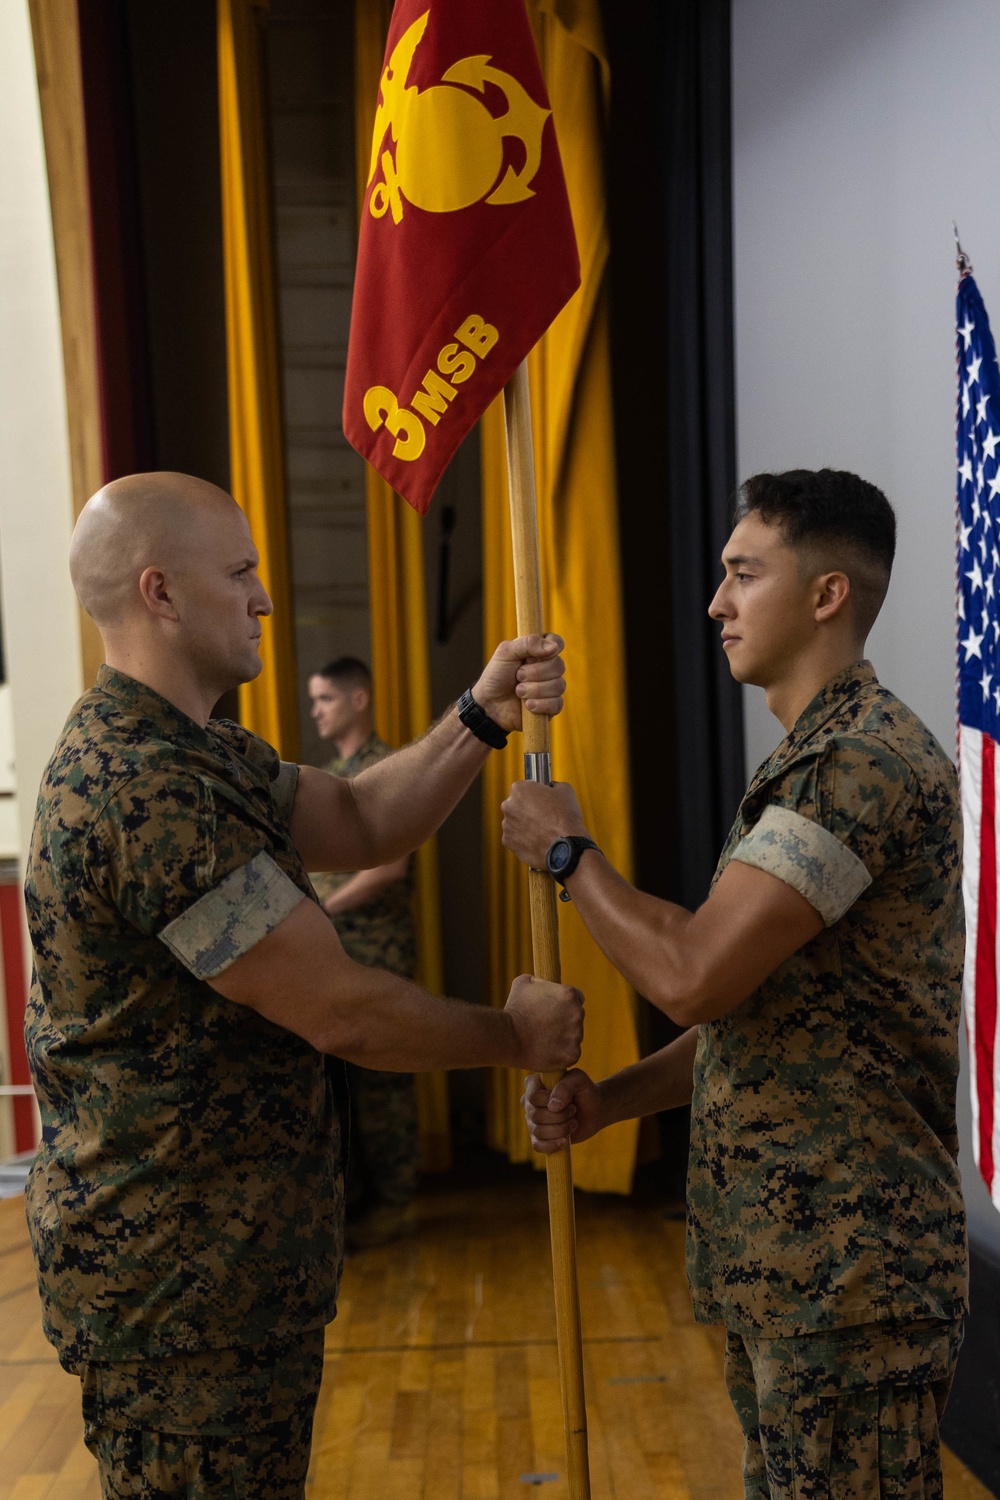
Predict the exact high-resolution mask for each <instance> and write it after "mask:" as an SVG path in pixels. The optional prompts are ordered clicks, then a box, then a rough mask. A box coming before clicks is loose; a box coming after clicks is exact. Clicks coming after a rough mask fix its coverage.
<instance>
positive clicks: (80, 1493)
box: [0, 1168, 989, 1500]
mask: <svg viewBox="0 0 1000 1500" xmlns="http://www.w3.org/2000/svg"><path fill="white" fill-rule="evenodd" d="M420 1209H421V1231H420V1234H419V1236H418V1237H417V1238H416V1239H414V1240H410V1241H407V1242H405V1243H403V1244H400V1245H393V1246H390V1247H386V1248H385V1249H382V1250H373V1251H368V1252H366V1253H365V1254H363V1255H359V1256H357V1257H356V1258H354V1259H352V1260H351V1261H349V1262H348V1266H347V1270H346V1272H345V1276H344V1287H343V1294H342V1298H341V1306H340V1315H339V1317H338V1318H337V1321H336V1322H335V1323H334V1324H333V1325H332V1326H331V1327H330V1329H329V1330H328V1334H327V1358H326V1370H325V1375H324V1381H323V1389H322V1392H321V1395H320V1401H319V1409H318V1412H317V1420H316V1428H315V1437H314V1443H313V1462H312V1467H311V1470H310V1482H309V1496H310V1500H508V1497H514V1496H518V1497H522V1500H524V1497H526V1496H528V1495H530V1494H539V1495H540V1496H544V1497H546V1500H566V1496H567V1489H566V1482H565V1477H564V1460H563V1451H562V1419H561V1415H560V1405H559V1383H558V1376H557V1370H556V1352H555V1332H554V1325H553V1317H552V1310H551V1309H552V1303H551V1273H550V1268H549V1263H548V1239H547V1221H546V1212H545V1189H544V1183H543V1181H542V1180H541V1179H539V1178H536V1177H534V1176H533V1175H532V1174H531V1173H530V1172H529V1171H528V1169H516V1170H515V1169H506V1168H501V1169H498V1170H496V1171H493V1172H489V1171H488V1172H486V1173H485V1174H479V1175H478V1176H477V1177H476V1178H475V1179H473V1180H472V1181H470V1182H469V1183H467V1184H462V1183H459V1182H458V1181H457V1180H456V1179H451V1180H449V1181H442V1180H439V1181H437V1182H436V1183H432V1185H431V1186H430V1187H429V1188H428V1189H427V1190H426V1191H425V1193H424V1194H423V1195H422V1197H421V1200H420ZM578 1235H579V1265H580V1286H581V1298H582V1302H583V1323H584V1342H585V1365H586V1380H587V1399H588V1414H589V1422H590V1455H591V1474H592V1483H593V1496H594V1500H647V1497H648V1500H739V1497H740V1496H741V1494H742V1486H741V1484H740V1446H741V1440H740V1435H739V1432H738V1429H737V1425H736V1419H735V1417H734V1416H733V1413H732V1410H731V1408H730V1406H729V1401H728V1398H727V1396H726V1392H725V1388H724V1386H723V1382H722V1345H721V1337H720V1335H719V1333H718V1331H717V1330H715V1329H706V1328H702V1327H699V1326H698V1325H696V1324H695V1323H694V1322H693V1321H692V1318H691V1312H690V1304H689V1302H688V1297H687V1292H686V1290H685V1285H684V1267H683V1225H682V1223H681V1222H680V1220H679V1219H677V1218H670V1217H666V1216H665V1211H664V1207H663V1205H662V1203H660V1202H658V1201H656V1200H655V1199H645V1200H635V1199H633V1200H628V1201H622V1200H620V1199H610V1198H593V1197H587V1196H581V1197H580V1198H579V1201H578ZM0 1268H2V1270H0V1500H100V1487H99V1485H98V1483H97V1477H96V1470H95V1466H94V1463H93V1460H92V1459H91V1457H90V1455H89V1454H88V1453H87V1451H86V1449H85V1448H84V1446H83V1442H82V1436H81V1431H82V1424H81V1419H80V1396H79V1382H78V1381H77V1380H76V1379H75V1378H74V1377H72V1376H70V1375H67V1374H65V1373H64V1372H63V1371H62V1370H61V1369H60V1368H59V1365H58V1363H57V1362H56V1359H55V1356H54V1354H53V1352H52V1350H51V1349H50V1348H49V1347H48V1345H47V1344H46V1343H45V1341H44V1339H43V1337H42V1334H41V1330H40V1327H39V1314H38V1299H37V1293H36V1290H35V1282H34V1273H33V1268H32V1265H31V1258H30V1254H29V1251H28V1248H27V1236H26V1232H25V1229H24V1221H23V1205H22V1201H21V1199H11V1200H7V1201H6V1202H2V1203H0ZM945 1494H946V1500H989V1494H988V1491H987V1490H986V1489H984V1488H983V1486H982V1485H980V1484H979V1483H977V1481H976V1480H975V1479H973V1478H972V1476H971V1475H970V1474H968V1473H967V1471H966V1470H964V1469H963V1468H962V1466H961V1465H960V1464H959V1463H958V1461H957V1460H956V1459H955V1458H954V1457H953V1456H952V1455H951V1454H946V1483H945Z"/></svg>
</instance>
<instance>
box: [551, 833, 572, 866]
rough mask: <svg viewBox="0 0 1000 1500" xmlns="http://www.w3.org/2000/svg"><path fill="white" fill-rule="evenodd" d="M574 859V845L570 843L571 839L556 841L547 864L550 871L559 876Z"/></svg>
mask: <svg viewBox="0 0 1000 1500" xmlns="http://www.w3.org/2000/svg"><path fill="white" fill-rule="evenodd" d="M572 858H573V845H572V844H571V843H570V841H569V839H556V841H555V843H554V844H553V845H552V848H551V849H550V850H549V855H548V859H547V860H546V863H547V864H548V867H549V870H550V871H551V873H552V874H553V875H559V874H560V873H561V872H562V871H563V870H565V868H566V866H567V865H568V864H569V862H570V860H571V859H572Z"/></svg>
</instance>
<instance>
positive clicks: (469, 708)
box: [458, 688, 507, 750]
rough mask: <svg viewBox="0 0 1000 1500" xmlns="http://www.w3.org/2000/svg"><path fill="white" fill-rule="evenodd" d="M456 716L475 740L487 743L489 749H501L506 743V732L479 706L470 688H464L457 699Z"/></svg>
mask: <svg viewBox="0 0 1000 1500" xmlns="http://www.w3.org/2000/svg"><path fill="white" fill-rule="evenodd" d="M458 717H459V718H460V719H461V721H462V723H463V724H464V725H465V727H466V729H468V730H469V731H470V732H471V733H472V734H474V735H475V736H476V739H477V740H482V742H483V744H484V745H489V747H490V749H491V750H502V749H503V748H504V746H505V745H506V743H507V733H506V731H505V730H504V729H501V727H500V725H499V724H498V723H497V721H496V720H495V719H491V718H490V716H489V714H488V713H487V712H486V710H485V709H484V708H480V707H479V704H478V703H477V702H476V700H475V698H473V696H472V689H471V688H466V690H465V692H464V693H463V694H462V696H461V698H459V700H458Z"/></svg>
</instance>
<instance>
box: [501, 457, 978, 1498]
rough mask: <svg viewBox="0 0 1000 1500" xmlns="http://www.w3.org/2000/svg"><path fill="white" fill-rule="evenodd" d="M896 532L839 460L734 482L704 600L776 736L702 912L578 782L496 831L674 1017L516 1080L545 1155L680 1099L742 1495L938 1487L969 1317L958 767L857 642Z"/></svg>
mask: <svg viewBox="0 0 1000 1500" xmlns="http://www.w3.org/2000/svg"><path fill="white" fill-rule="evenodd" d="M894 547H895V518H894V516H893V512H892V507H891V506H890V504H889V502H888V500H887V499H886V498H885V496H884V495H883V494H882V492H881V491H880V490H878V489H876V488H875V486H874V485H871V484H868V483H866V482H865V481H864V480H863V479H859V478H858V476H857V475H854V474H846V473H840V472H837V471H835V470H830V469H823V470H820V471H818V472H812V471H808V470H793V471H791V472H789V473H784V474H758V475H755V476H754V477H753V478H751V479H749V480H747V482H746V484H745V485H744V486H743V488H742V490H741V491H740V494H739V497H738V500H737V505H736V524H735V527H734V530H733V533H732V535H731V537H730V539H729V542H728V543H727V545H726V548H725V551H724V553H723V558H722V561H723V566H724V568H725V577H724V579H723V581H722V583H721V585H720V587H719V589H718V592H717V593H716V595H715V598H714V599H713V601H712V604H711V606H710V609H709V613H710V615H711V617H712V618H713V619H714V620H717V621H718V622H719V624H720V626H721V634H722V649H723V650H724V651H725V653H726V655H727V657H728V659H729V665H730V670H731V671H732V673H733V676H734V677H735V678H736V679H737V680H738V681H740V682H746V683H754V684H757V685H759V686H760V687H763V689H764V690H765V693H766V695H767V703H768V707H769V708H770V709H771V710H772V712H773V713H774V714H775V715H776V716H777V718H778V719H779V720H780V721H781V723H782V724H783V725H784V727H785V730H786V737H785V739H784V740H783V741H782V743H781V744H780V745H779V746H778V748H777V749H776V750H775V751H774V752H773V754H771V755H770V756H769V757H768V758H767V759H766V760H765V761H764V763H763V765H761V766H760V767H759V768H758V770H757V772H756V774H755V775H754V777H753V779H752V781H751V782H750V785H749V787H748V788H747V791H746V794H745V796H744V798H743V801H742V804H741V806H740V808H739V812H738V813H737V817H736V821H735V823H734V825H733V828H732V831H731V833H730V835H729V838H728V839H727V841H726V845H725V848H724V849H723V851H722V854H721V857H720V859H719V863H718V868H717V870H716V874H715V878H714V881H713V884H712V889H711V892H710V894H709V896H708V899H707V900H706V901H705V902H704V904H703V905H702V906H701V907H699V909H698V910H697V911H695V912H689V911H686V910H684V909H683V908H681V907H679V906H675V905H673V904H672V903H670V902H666V901H660V900H657V899H655V898H654V897H652V896H647V895H644V894H643V893H641V892H640V891H637V890H635V889H634V888H633V887H632V886H630V885H629V884H628V883H627V882H626V881H625V880H624V879H623V878H622V877H621V876H620V875H618V874H617V872H616V871H615V870H613V869H612V867H611V866H610V865H609V864H608V863H607V861H606V860H605V859H604V858H603V856H602V855H601V854H600V852H599V851H597V850H596V849H594V847H593V846H592V845H590V844H589V842H588V841H587V830H586V825H585V823H584V820H583V815H582V813H581V811H580V808H579V806H578V804H577V801H576V798H575V796H574V794H573V792H572V789H571V788H569V787H567V786H565V785H560V786H557V787H555V788H554V789H552V788H547V787H539V786H536V785H533V784H528V783H519V784H518V785H516V786H515V787H514V788H512V791H511V795H510V797H509V799H508V801H507V802H506V803H505V804H504V811H505V821H504V842H505V844H506V845H507V846H508V848H511V849H513V850H514V852H515V853H516V854H517V855H519V857H520V858H521V859H523V860H525V861H526V862H527V863H528V864H530V865H534V866H536V867H537V866H544V865H546V864H547V865H548V868H549V869H550V870H553V872H554V873H556V874H557V878H559V879H560V880H562V881H563V882H564V884H565V886H566V889H567V890H569V891H571V892H572V897H573V901H574V903H575V904H576V907H577V910H578V912H579V914H580V916H581V917H582V919H583V921H584V922H585V923H586V925H587V927H588V928H589V930H590V932H591V933H592V934H593V936H594V938H595V939H596V941H597V942H598V944H599V945H600V947H601V948H602V949H603V950H604V952H605V953H606V954H607V955H608V957H609V958H610V959H611V960H612V961H613V962H614V963H615V964H616V965H617V967H618V968H619V969H620V970H621V971H622V973H623V974H624V975H625V976H626V977H627V978H628V979H629V980H630V981H631V982H632V983H633V984H634V985H635V987H636V988H637V989H638V990H639V991H640V992H641V993H642V994H644V995H646V996H647V997H648V998H649V999H650V1000H651V1001H652V1002H653V1003H654V1004H655V1005H657V1006H658V1007H659V1008H660V1009H661V1010H663V1011H665V1012H666V1014H667V1015H668V1016H670V1017H671V1019H673V1020H674V1021H675V1022H677V1023H678V1024H680V1025H681V1026H683V1027H685V1028H687V1029H686V1030H685V1031H684V1033H683V1034H682V1035H681V1036H680V1037H679V1038H678V1039H677V1040H676V1041H675V1042H673V1043H671V1045H670V1046H668V1047H666V1048H664V1049H663V1050H662V1051H660V1052H657V1053H655V1054H654V1055H653V1056H651V1057H647V1058H644V1059H643V1060H642V1061H641V1062H639V1063H637V1064H636V1065H635V1066H633V1067H631V1068H626V1069H623V1070H622V1071H621V1072H619V1073H616V1074H614V1075H612V1076H611V1077H610V1078H606V1079H604V1080H602V1081H601V1082H597V1083H595V1082H594V1081H592V1080H591V1079H590V1078H588V1077H587V1075H586V1074H585V1073H583V1072H581V1071H577V1070H575V1071H573V1072H571V1073H569V1074H567V1075H566V1077H565V1078H564V1079H563V1080H562V1081H561V1082H560V1083H558V1084H557V1085H556V1086H555V1088H554V1089H553V1090H552V1091H551V1093H550V1092H549V1091H548V1090H547V1089H545V1087H544V1086H543V1085H542V1082H541V1080H540V1079H539V1078H530V1079H529V1080H528V1083H527V1087H526V1092H525V1109H526V1113H527V1116H528V1122H529V1127H530V1129H531V1133H532V1139H533V1141H534V1143H535V1146H536V1147H537V1149H539V1150H540V1151H552V1150H556V1149H558V1148H559V1146H561V1145H562V1144H563V1143H564V1142H565V1141H567V1140H569V1139H572V1140H576V1141H581V1140H586V1139H587V1138H588V1137H589V1136H591V1135H593V1134H594V1133H595V1132H596V1131H598V1130H600V1129H602V1128H603V1127H604V1126H606V1125H608V1124H611V1123H613V1122H614V1121H615V1120H619V1119H625V1118H632V1117H635V1116H639V1115H644V1114H650V1113H653V1112H654V1111H657V1110H662V1109H669V1108H671V1107H673V1106H676V1105H680V1104H684V1103H687V1102H688V1101H691V1103H692V1139H691V1155H690V1163H689V1173H688V1275H689V1281H690V1285H691V1291H692V1295H693V1299H694V1307H695V1316H696V1317H697V1318H699V1319H700V1320H702V1321H705V1322H717V1323H722V1324H723V1325H724V1326H725V1328H726V1334H727V1341H726V1374H727V1381H728V1384H729V1390H730V1394H731V1397H732V1400H733V1404H734V1406H735V1408H736V1412H737V1415H738V1417H739V1420H740V1422H741V1424H742V1427H743V1431H744V1434H745V1449H744V1485H745V1492H746V1495H747V1496H748V1497H752V1500H821V1497H822V1500H861V1497H870V1496H875V1495H883V1496H884V1495H894V1496H895V1495H898V1496H900V1497H902V1496H905V1497H906V1500H920V1497H927V1500H941V1496H942V1494H943V1489H942V1478H941V1464H940V1452H939V1440H938V1421H939V1418H940V1415H941V1412H942V1410H943V1408H944V1403H945V1400H946V1398H947V1394H948V1390H949V1387H950V1383H951V1379H952V1374H953V1371H954V1365H955V1359H956V1357H957V1353H958V1347H959V1344H960V1341H961V1319H962V1317H963V1314H964V1312H965V1308H966V1242H965V1219H964V1212H963V1206H962V1197H961V1190H960V1183H959V1175H958V1168H957V1165H956V1155H957V1149H958V1138H957V1130H956V1122H955V1090H956V1082H957V1077H958V1025H959V1014H960V995H961V977H962V964H963V956H964V919H963V907H962V895H961V885H960V863H961V819H960V812H959V803H958V793H957V783H956V775H955V767H954V765H953V764H952V762H951V761H950V760H949V758H948V757H947V756H946V755H945V754H944V752H943V751H942V749H941V747H940V746H939V745H938V744H937V742H936V741H935V740H934V738H933V736H932V735H931V734H930V733H929V731H928V730H927V729H926V727H925V726H924V725H923V724H922V723H921V722H920V720H919V719H918V718H917V717H916V715H915V714H914V713H912V712H911V710H910V709H908V708H907V707H906V706H905V704H903V703H901V702H900V701H899V699H898V698H896V697H895V696H894V695H893V694H892V693H891V692H889V691H888V689H886V688H884V687H882V686H881V684H880V683H879V682H878V679H877V678H876V676H875V672H874V670H873V668H872V666H871V664H870V663H869V662H868V661H866V660H864V645H865V638H866V636H867V634H868V631H869V629H870V627H871V625H872V623H873V621H874V619H875V616H876V615H877V613H878V611H879V608H880V607H881V604H882V601H883V599H884V598H885V593H886V590H887V588H888V584H889V575H890V570H891V567H892V560H893V552H894ZM574 841H575V842H574ZM567 851H568V852H567Z"/></svg>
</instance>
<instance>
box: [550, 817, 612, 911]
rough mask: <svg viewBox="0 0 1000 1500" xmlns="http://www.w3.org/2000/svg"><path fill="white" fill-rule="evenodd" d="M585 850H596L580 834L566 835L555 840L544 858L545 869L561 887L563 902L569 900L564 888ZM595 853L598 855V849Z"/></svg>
mask: <svg viewBox="0 0 1000 1500" xmlns="http://www.w3.org/2000/svg"><path fill="white" fill-rule="evenodd" d="M587 849H597V845H596V844H595V843H594V840H593V839H588V838H587V837H586V836H585V835H584V834H580V833H570V834H567V835H566V837H565V838H561V839H556V841H555V843H554V844H550V845H549V850H548V853H547V854H546V856H545V868H546V869H547V870H548V872H549V874H550V875H552V876H554V877H555V879H556V880H558V882H559V884H560V885H561V886H562V887H563V889H562V891H561V892H560V898H561V899H562V900H563V901H568V900H569V899H570V897H569V891H567V890H566V888H565V887H566V881H567V880H568V879H569V877H570V876H571V875H572V873H573V871H574V870H575V869H576V867H577V865H578V864H579V863H580V856H581V855H582V854H583V853H584V852H585V850H587ZM597 852H598V854H600V852H601V851H600V849H597Z"/></svg>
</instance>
